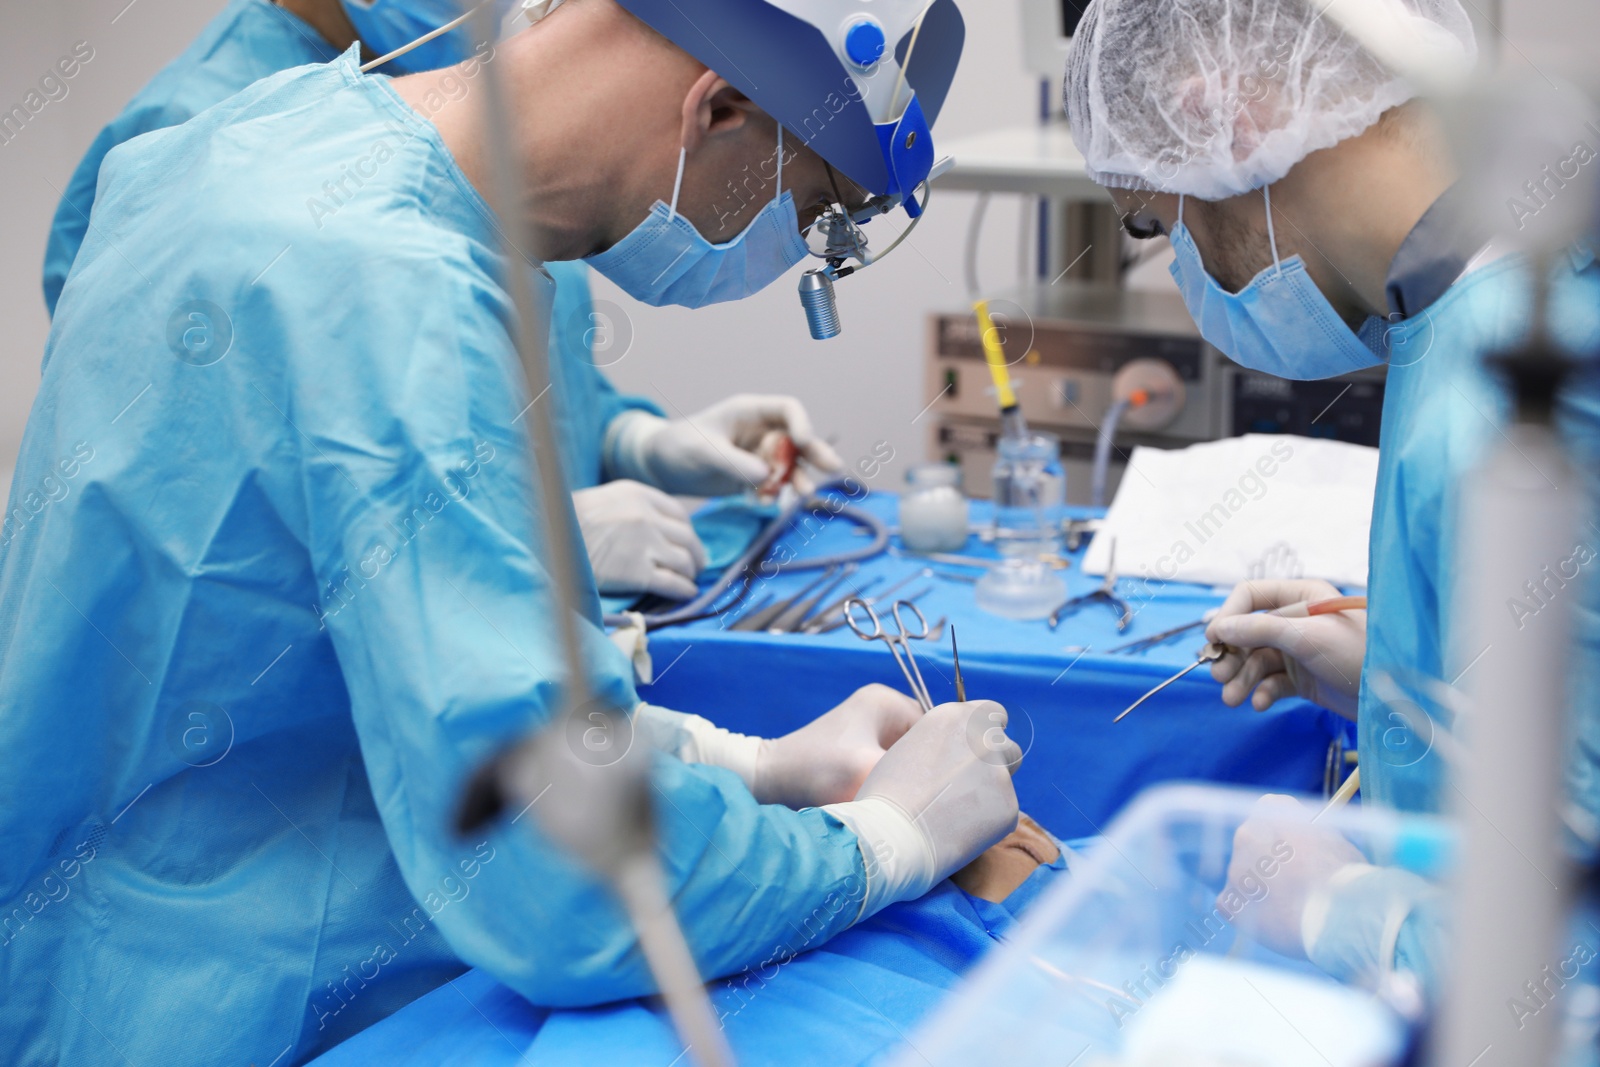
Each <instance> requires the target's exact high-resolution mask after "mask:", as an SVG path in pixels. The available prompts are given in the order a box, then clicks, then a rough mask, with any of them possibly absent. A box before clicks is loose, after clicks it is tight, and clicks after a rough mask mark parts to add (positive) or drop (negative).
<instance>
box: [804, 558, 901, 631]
mask: <svg viewBox="0 0 1600 1067" xmlns="http://www.w3.org/2000/svg"><path fill="white" fill-rule="evenodd" d="M932 576H933V568H932V567H924V568H922V569H921V570H920V571H912V572H911V573H910V574H908V575H906V576H905V577H903V578H901V579H900V580H899V581H897V582H895V583H893V584H892V585H890V586H889V588H887V589H885V590H884V591H883V592H881V593H879V594H878V595H876V596H868V597H861V599H863V600H865V601H866V602H867V603H868V604H877V603H879V602H880V601H882V600H883V598H884V597H886V596H888V595H889V594H890V593H894V592H898V591H899V590H901V589H904V588H905V587H906V586H907V585H910V584H911V582H912V580H913V579H916V578H930V577H932ZM874 581H876V579H874ZM928 588H930V589H931V588H933V587H932V586H929V587H928ZM861 592H862V590H860V589H858V590H856V592H854V593H853V594H851V596H846V597H840V598H839V599H838V600H837V601H835V602H834V603H832V604H829V605H828V606H827V607H826V608H824V609H822V610H821V611H819V612H817V614H816V615H815V616H813V617H812V619H811V621H810V622H808V623H806V624H805V625H804V626H802V627H801V630H802V631H804V632H805V633H808V634H827V633H832V632H833V631H835V630H837V629H838V628H839V627H841V626H843V625H844V606H845V605H846V604H848V603H849V602H850V601H851V599H852V598H853V597H858V596H861ZM925 592H926V590H925V591H924V593H925ZM924 593H918V594H917V595H916V596H913V597H907V598H906V599H908V600H917V599H918V598H919V597H921V596H923V595H924Z"/></svg>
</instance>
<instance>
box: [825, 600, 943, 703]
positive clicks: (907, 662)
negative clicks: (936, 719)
mask: <svg viewBox="0 0 1600 1067" xmlns="http://www.w3.org/2000/svg"><path fill="white" fill-rule="evenodd" d="M906 610H909V611H910V612H911V614H912V615H913V616H915V618H916V620H917V624H918V626H919V627H920V629H919V630H916V631H913V630H911V629H909V628H907V626H906V622H905V619H904V618H902V617H901V614H900V613H901V612H902V611H906ZM859 615H865V616H866V619H867V622H868V623H870V624H871V628H870V629H869V628H868V626H867V625H865V624H863V623H862V622H860V621H859V619H858V616H859ZM844 617H845V620H846V621H847V622H848V623H849V624H850V629H852V630H854V631H855V632H856V636H857V637H859V638H861V639H862V640H863V641H882V642H883V643H884V644H886V645H888V646H889V653H890V654H891V655H892V656H894V662H895V665H896V666H898V667H899V668H900V673H901V674H903V675H905V679H906V684H907V685H908V686H910V687H911V695H912V696H914V697H916V698H917V703H918V704H921V705H922V710H923V711H932V710H933V698H932V697H930V696H929V695H928V683H926V682H924V681H923V680H922V671H921V669H920V668H918V667H917V657H916V656H915V655H914V654H913V653H912V651H911V642H912V641H913V640H921V639H922V638H924V637H927V636H928V620H927V619H926V618H924V617H923V614H922V609H921V608H919V607H917V606H916V605H915V604H913V603H911V602H910V601H909V600H897V601H895V603H894V626H895V630H896V631H897V632H896V633H892V634H891V633H889V632H888V631H887V630H885V629H884V628H883V620H881V619H879V618H878V613H877V612H876V611H874V610H872V605H871V604H868V603H867V602H866V601H865V600H862V599H861V598H859V597H854V598H852V599H850V600H848V601H846V602H845V605H844ZM902 653H904V655H903V656H902Z"/></svg>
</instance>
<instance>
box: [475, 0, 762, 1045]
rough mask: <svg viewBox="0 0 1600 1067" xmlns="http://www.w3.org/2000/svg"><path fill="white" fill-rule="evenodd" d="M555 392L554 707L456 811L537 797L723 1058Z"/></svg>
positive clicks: (542, 445)
mask: <svg viewBox="0 0 1600 1067" xmlns="http://www.w3.org/2000/svg"><path fill="white" fill-rule="evenodd" d="M470 24H471V25H472V27H473V31H474V32H473V36H474V38H475V40H476V44H477V46H478V52H479V55H480V56H481V55H489V54H492V53H491V52H490V50H492V48H493V46H494V44H495V42H496V40H497V38H498V36H499V29H500V26H499V23H498V21H497V20H496V18H495V13H494V8H493V5H480V6H479V7H478V8H477V9H476V14H475V15H474V16H473V17H472V18H471V20H470ZM481 85H482V88H483V100H484V136H483V137H482V141H481V143H482V144H483V145H484V150H485V157H486V159H487V162H488V175H487V177H488V182H487V184H488V189H487V192H488V197H487V199H488V201H489V203H490V205H491V207H493V209H494V212H495V215H496V216H497V217H498V219H499V228H500V236H501V239H502V241H503V242H504V246H505V263H506V276H505V284H506V287H507V289H508V290H510V292H511V296H512V301H513V304H514V306H515V311H516V322H515V324H514V329H515V333H514V338H515V342H516V346H517V357H518V359H519V361H520V362H521V364H522V369H523V373H524V376H525V378H526V380H527V389H528V393H527V395H528V397H529V399H530V401H537V400H538V399H539V398H541V397H543V396H544V395H545V393H546V391H547V390H548V389H549V388H550V366H549V351H548V347H549V334H550V322H549V313H548V306H547V305H546V304H543V303H541V302H540V301H537V300H536V299H535V297H534V291H533V283H534V279H535V277H536V276H537V273H536V272H538V268H539V267H540V265H541V260H540V257H539V255H538V254H537V250H536V248H535V246H534V242H533V239H532V234H531V232H529V229H528V227H527V226H526V225H525V224H524V221H523V220H524V219H525V218H527V215H526V214H525V212H526V198H525V197H524V196H522V195H519V194H520V193H521V192H522V186H523V183H522V180H521V178H520V176H519V175H518V173H517V169H516V161H515V160H514V158H513V154H512V144H513V141H514V137H513V135H512V132H511V131H512V129H513V127H512V124H511V121H510V115H509V112H508V110H507V108H506V103H505V89H504V87H503V86H502V85H501V82H500V76H499V71H498V70H497V69H496V67H495V65H494V60H493V59H489V60H487V61H485V62H484V63H483V65H482V79H481ZM518 205H520V206H521V207H520V210H519V208H518ZM553 402H554V401H553V399H552V400H550V401H546V402H545V403H543V404H540V403H537V402H531V403H530V404H529V405H528V407H527V408H526V409H524V417H525V419H526V424H527V428H528V438H529V445H530V448H531V450H532V455H533V461H534V468H535V472H534V482H535V485H534V488H535V491H536V493H537V495H538V500H537V502H536V503H537V507H538V511H539V513H540V531H539V532H540V534H541V535H542V536H543V538H544V544H545V549H546V551H545V555H544V558H543V560H542V561H541V562H542V563H543V565H544V568H545V571H546V573H547V574H548V576H549V578H550V583H551V590H552V592H553V593H554V600H555V620H554V621H555V625H556V629H557V633H558V636H559V639H560V644H561V653H562V658H563V660H564V661H565V668H566V670H565V677H564V678H563V692H562V696H561V699H562V707H561V708H560V709H559V711H557V712H556V713H555V714H553V715H552V717H551V721H550V723H549V725H548V726H546V727H545V728H544V729H543V730H541V731H539V733H537V734H536V735H534V736H533V737H531V738H529V739H527V740H526V741H523V742H522V743H520V744H519V745H517V746H516V747H515V748H513V749H511V750H510V751H508V752H506V753H504V754H502V755H501V756H500V757H499V758H497V759H496V760H495V761H494V762H493V763H491V764H490V765H489V766H488V767H486V768H485V769H484V770H483V772H481V773H480V774H479V775H478V776H477V778H476V779H475V780H474V781H473V783H472V785H471V786H470V787H469V790H468V796H467V798H466V801H465V804H464V807H463V814H462V820H463V822H464V823H481V822H483V821H486V820H487V819H488V818H491V817H493V816H494V815H495V814H497V813H498V812H499V811H501V810H503V809H504V806H505V801H506V800H507V799H511V798H514V799H515V800H517V801H519V802H521V803H523V804H526V805H527V806H528V807H531V808H533V815H534V818H535V819H536V820H537V821H538V822H539V825H540V826H541V827H542V828H543V829H544V830H545V832H546V833H548V834H549V835H550V836H551V837H552V838H554V839H555V840H556V842H558V843H559V844H561V845H563V846H564V847H566V848H568V849H570V850H571V851H572V852H574V853H575V854H576V855H577V856H578V857H579V858H581V859H582V860H583V861H584V862H586V863H588V864H589V865H590V866H591V867H593V868H594V869H595V870H596V871H597V872H598V873H599V874H600V875H601V876H603V877H604V878H606V879H607V880H608V881H609V882H610V883H611V885H612V888H613V889H614V890H615V891H616V893H617V896H618V897H619V899H620V900H621V901H622V904H623V906H624V908H625V909H626V910H627V912H628V917H629V919H630V920H631V921H632V922H633V924H634V928H635V929H636V930H637V932H638V935H639V946H640V949H641V950H642V951H643V953H644V957H645V961H646V963H647V964H648V965H649V967H650V970H651V973H652V974H653V975H654V977H655V980H656V985H657V988H659V989H660V991H661V993H662V995H663V997H664V998H665V999H666V1002H667V1008H668V1010H669V1012H670V1013H671V1015H672V1020H673V1023H674V1025H675V1026H676V1027H677V1029H678V1034H679V1037H680V1038H681V1039H682V1040H683V1041H684V1043H685V1045H686V1047H687V1050H688V1051H689V1053H690V1054H691V1056H692V1058H693V1059H695V1060H696V1061H698V1062H700V1063H702V1064H705V1065H707V1067H724V1065H731V1064H732V1062H733V1057H732V1054H731V1052H730V1051H729V1049H728V1046H727V1042H726V1039H725V1038H724V1036H723V1033H722V1029H721V1027H720V1025H719V1024H718V1021H717V1017H716V1013H715V1011H714V1010H713V1009H712V1006H711V1001H710V998H709V997H708V996H707V994H706V990H705V986H704V985H703V984H702V983H701V981H700V976H699V973H698V971H697V969H696V966H695V962H694V957H693V955H692V953H691V952H690V949H689V945H688V942H687V941H686V940H685V938H684V936H683V930H682V928H681V927H680V926H679V924H678V921H677V917H676V916H675V915H674V914H673V912H672V906H671V899H670V897H669V896H668V894H667V891H666V878H665V874H664V873H663V871H662V870H661V865H660V859H659V857H658V855H657V853H656V840H655V819H654V812H653V809H652V803H651V799H650V782H649V759H648V756H647V755H646V753H645V752H644V751H643V746H642V745H640V746H635V745H634V744H633V740H634V737H633V731H632V723H631V721H630V719H629V716H628V714H627V710H626V709H623V708H618V707H614V706H612V705H611V704H610V703H608V702H605V701H603V700H601V699H599V698H598V697H597V695H596V693H595V691H594V688H593V686H592V685H591V682H590V679H589V675H588V672H587V669H586V667H585V664H584V656H583V635H582V631H581V626H582V622H581V619H582V612H581V611H580V610H579V604H580V603H582V600H581V597H582V591H581V590H580V588H579V584H578V574H579V565H578V563H579V553H580V552H581V551H582V547H581V546H580V544H579V543H578V540H577V538H576V537H575V536H574V533H573V524H572V523H570V522H569V521H567V513H568V509H569V508H570V507H571V503H570V495H569V493H568V490H567V486H566V478H565V476H564V474H563V471H562V468H561V453H560V450H559V449H560V446H559V444H558V443H557V440H556V435H555V428H554V423H553V420H552V419H551V417H550V406H551V403H553ZM536 801H539V803H538V804H535V802H536ZM529 892H534V893H536V892H538V887H537V886H530V887H529Z"/></svg>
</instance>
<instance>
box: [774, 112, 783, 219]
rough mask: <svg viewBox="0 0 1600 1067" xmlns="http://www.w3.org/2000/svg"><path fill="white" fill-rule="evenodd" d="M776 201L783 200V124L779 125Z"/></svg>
mask: <svg viewBox="0 0 1600 1067" xmlns="http://www.w3.org/2000/svg"><path fill="white" fill-rule="evenodd" d="M772 198H773V199H774V200H782V199H783V123H781V122H780V123H778V191H777V192H776V193H774V194H773V196H772Z"/></svg>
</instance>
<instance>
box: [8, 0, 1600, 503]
mask: <svg viewBox="0 0 1600 1067" xmlns="http://www.w3.org/2000/svg"><path fill="white" fill-rule="evenodd" d="M1501 4H1502V12H1501V16H1500V17H1499V18H1498V20H1497V21H1498V22H1499V26H1500V29H1501V30H1503V31H1504V32H1505V33H1506V34H1509V35H1510V38H1511V41H1512V46H1511V50H1513V51H1520V52H1521V53H1524V54H1527V55H1530V56H1540V57H1543V55H1544V54H1545V53H1544V52H1543V51H1542V49H1544V48H1546V47H1555V46H1560V44H1561V42H1566V44H1567V45H1568V46H1570V47H1571V48H1572V49H1574V50H1576V51H1577V52H1578V54H1579V59H1580V60H1581V59H1582V58H1583V56H1584V55H1585V54H1588V53H1590V52H1592V48H1593V42H1594V41H1595V40H1596V39H1597V37H1596V30H1597V29H1600V27H1597V26H1596V22H1597V21H1600V4H1597V3H1596V2H1595V0H1501ZM221 6H222V5H221V2H220V0H132V2H131V3H130V2H129V0H72V2H71V3H50V2H30V0H3V8H0V110H4V109H8V108H9V107H10V106H11V105H12V104H14V103H18V102H20V101H21V100H22V99H23V97H24V95H25V94H26V93H27V92H28V91H29V90H30V89H32V88H34V86H35V85H36V83H37V81H38V79H39V78H40V76H41V75H43V74H45V73H46V72H47V71H48V70H50V69H51V67H52V66H53V64H54V62H55V60H56V59H57V58H58V57H60V56H62V55H64V54H66V53H67V52H68V51H70V49H71V48H72V46H73V44H74V43H75V42H77V41H80V40H82V41H87V42H88V43H89V44H90V45H91V46H92V47H93V48H94V58H93V60H91V61H90V62H89V63H88V64H87V65H86V66H84V68H83V69H82V71H81V72H80V73H79V74H78V76H77V77H76V78H74V79H73V80H72V81H71V82H70V83H69V87H70V92H69V94H68V95H67V96H66V97H65V98H64V99H61V100H59V101H55V102H51V103H49V104H48V105H46V107H45V108H44V109H43V110H42V111H41V112H40V113H39V115H38V116H37V117H36V118H35V119H34V120H33V121H32V122H30V124H29V125H28V126H27V128H26V129H25V130H24V131H23V133H22V135H21V136H20V137H18V138H16V139H15V140H14V141H12V142H11V143H9V144H0V324H3V340H0V491H3V490H4V489H5V488H6V487H7V485H8V484H9V480H10V471H11V467H12V463H13V461H14V457H15V454H16V450H17V446H18V443H19V442H20V440H21V436H22V427H23V423H24V421H25V419H26V416H27V409H28V405H29V404H30V403H31V401H32V397H33V393H34V390H35V387H36V383H37V379H38V367H39V357H40V354H41V353H42V351H43V347H44V340H45V335H46V331H47V321H46V317H45V314H44V305H43V300H42V298H41V296H40V290H39V273H40V262H41V258H42V255H43V249H44V239H45V234H46V232H47V230H48V227H49V221H50V217H51V215H52V213H53V212H54V209H55V204H56V199H57V195H58V190H60V189H61V188H63V187H64V185H65V182H66V180H67V177H68V176H69V175H70V174H71V172H72V169H73V167H74V166H75V165H76V163H77V160H78V158H79V157H80V156H81V154H82V152H83V150H84V148H85V147H86V146H87V145H88V143H89V141H90V140H91V139H92V138H93V136H94V134H95V133H96V132H97V131H98V129H99V128H100V126H101V125H103V124H104V123H105V122H106V121H107V120H109V119H110V118H111V116H112V115H114V114H115V113H116V111H117V109H118V108H119V107H120V106H121V105H122V103H123V102H124V101H126V99H127V98H128V97H129V96H131V95H132V94H133V92H134V91H135V90H137V88H138V87H139V86H140V85H142V84H143V83H144V82H145V80H147V79H148V78H149V77H150V75H151V74H153V73H154V72H155V71H156V70H157V69H158V68H159V67H160V66H161V65H162V64H163V63H164V62H166V61H167V59H169V58H170V57H171V56H173V55H175V54H176V53H177V52H178V51H180V50H181V49H182V47H183V46H184V45H185V44H186V43H187V42H188V41H189V40H190V39H192V38H193V37H194V35H195V34H196V33H197V32H198V31H199V28H200V27H201V25H203V23H204V22H205V21H206V19H208V18H209V17H210V16H211V15H212V14H213V13H214V12H215V11H217V10H220V8H221ZM1478 6H1482V5H1481V4H1480V5H1478ZM963 10H964V11H965V13H966V16H967V24H968V47H967V51H966V55H965V58H964V60H963V63H962V67H961V71H960V73H959V74H958V75H957V79H956V83H955V86H954V88H953V89H952V91H951V94H950V99H949V101H948V103H947V105H946V107H945V112H944V114H943V116H942V117H941V118H940V121H939V124H938V127H937V129H936V134H937V137H936V140H938V139H939V138H950V137H956V136H963V135H966V134H971V133H976V132H980V131H982V130H985V129H988V128H991V127H995V126H1009V125H1019V124H1025V123H1029V122H1032V121H1033V120H1034V116H1035V114H1036V112H1037V108H1038V85H1037V83H1036V82H1035V81H1034V80H1033V78H1032V77H1030V76H1029V75H1027V74H1024V73H1023V72H1022V71H1021V69H1020V67H1021V64H1020V55H1021V43H1020V34H1021V29H1020V19H1019V15H1018V10H1017V4H1015V3H1014V2H1010V0H965V2H964V3H963ZM1559 61H1560V57H1557V58H1555V59H1552V60H1551V61H1550V62H1548V63H1546V62H1544V61H1543V60H1542V58H1541V60H1540V61H1539V65H1540V67H1541V69H1550V68H1552V67H1554V66H1556V65H1557V64H1558V63H1559ZM972 199H973V198H972V197H971V196H970V195H966V194H945V195H944V196H942V197H939V198H937V199H936V200H935V202H934V206H933V210H932V211H931V212H930V213H929V215H928V217H927V219H926V220H925V221H924V223H923V225H922V226H921V228H920V229H919V230H918V231H917V233H916V234H915V235H914V236H913V237H912V239H911V240H910V241H909V242H908V243H907V244H906V245H904V246H902V247H901V249H900V250H899V251H898V252H896V253H895V255H894V256H893V257H892V258H891V259H889V260H886V261H885V262H884V263H883V264H882V265H881V266H880V267H877V268H875V269H873V270H870V271H867V272H865V273H864V274H862V275H861V276H860V277H859V278H852V279H849V280H847V281H845V282H844V283H842V284H841V285H840V287H839V301H840V306H841V311H842V313H843V316H844V326H845V332H844V335H843V336H842V337H839V338H837V339H835V340H833V341H828V342H814V341H812V340H810V338H809V336H808V335H807V333H806V331H805V325H804V321H803V319H802V316H801V313H800V310H799V306H798V304H797V302H796V299H795V295H794V284H793V280H792V279H789V280H785V281H783V282H781V283H779V284H778V285H775V286H773V287H772V288H771V289H770V290H768V291H767V292H764V293H762V294H761V295H760V296H758V297H756V298H754V299H752V300H748V301H745V302H743V303H740V304H734V305H726V306H722V307H717V308H712V309H707V310H704V311H700V312H692V313H691V312H687V311H681V310H677V309H664V310H657V309H652V308H643V307H639V306H638V305H635V304H633V303H632V302H631V301H629V300H628V299H627V298H626V297H624V296H622V295H621V294H619V293H617V292H616V290H614V289H613V288H611V287H610V286H609V285H608V284H607V283H606V282H604V281H603V280H597V283H596V287H595V288H596V294H597V296H600V297H602V298H608V299H611V300H613V301H615V303H616V304H617V305H619V306H622V307H625V308H627V309H628V313H629V317H630V318H631V320H632V324H633V328H634V340H633V344H632V346H631V349H630V350H629V352H628V354H627V355H626V357H624V358H623V359H622V360H621V361H620V362H618V363H617V364H616V365H615V366H614V367H612V368H611V373H612V376H613V378H614V380H615V381H616V382H617V384H618V385H619V386H620V387H622V388H624V389H628V390H633V391H638V392H644V393H648V394H650V395H652V396H655V397H656V398H658V399H659V400H660V401H661V402H662V404H663V405H664V406H665V407H666V408H667V409H668V411H669V412H671V411H681V412H684V413H690V412H693V411H695V410H696V409H698V408H699V407H701V406H703V405H705V404H708V403H710V402H712V401H714V400H716V399H718V398H719V397H722V396H725V395H727V394H728V393H729V392H731V391H734V390H762V391H782V392H790V393H794V394H796V395H798V396H800V397H801V398H802V399H803V400H804V401H805V402H806V403H807V405H808V406H809V407H810V408H811V410H812V412H813V414H814V416H815V418H816V421H817V423H818V424H819V426H820V427H821V428H822V430H823V431H824V433H825V434H829V435H836V436H837V443H838V446H839V448H840V449H841V451H842V452H843V454H844V455H845V456H846V458H847V459H855V458H857V457H861V456H864V455H866V454H867V453H868V452H869V451H870V449H871V446H872V443H873V442H874V441H877V440H880V439H885V440H888V441H890V442H891V443H892V444H893V445H894V447H895V448H896V450H897V452H898V454H899V455H900V457H902V458H901V459H900V460H897V461H896V463H895V464H894V466H893V467H892V468H891V469H890V471H889V472H888V477H889V478H890V479H898V478H899V477H900V476H901V473H902V472H903V471H904V469H905V466H906V461H909V460H910V459H911V458H912V457H915V456H919V455H920V454H921V451H922V447H923V440H924V432H923V430H924V426H923V424H921V423H918V424H916V425H913V423H912V420H913V419H915V418H916V417H917V415H918V413H919V412H920V411H921V409H922V408H923V406H924V405H925V404H926V403H927V401H928V400H929V399H930V398H928V397H925V396H924V395H923V386H922V375H921V360H922V353H923V346H924V344H925V321H926V317H927V315H928V313H929V312H930V311H934V310H940V309H945V308H952V307H960V306H962V305H963V304H964V302H965V286H964V283H963V281H962V278H961V257H962V249H963V242H964V237H965V229H966V223H967V218H968V215H969V212H970V210H971V205H972ZM1018 221H1019V220H1018V214H1017V207H1016V203H1015V200H1014V199H1013V198H998V199H997V200H996V202H995V204H994V205H993V207H992V208H991V210H990V213H989V218H988V222H987V225H986V229H985V236H984V245H983V255H982V258H981V261H980V270H981V273H982V275H983V277H984V279H985V282H986V287H987V286H988V285H991V284H992V285H999V284H1002V283H1005V282H1008V281H1010V280H1011V279H1012V278H1014V277H1015V273H1016V259H1017V241H1018ZM901 224H902V220H901V219H900V218H899V217H891V218H888V219H882V220H879V221H877V222H874V223H873V224H872V225H873V229H874V230H879V231H880V232H882V230H883V229H885V228H888V227H898V226H899V225H901ZM874 240H875V242H879V243H881V241H882V238H881V237H879V236H878V235H876V234H875V235H874Z"/></svg>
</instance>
